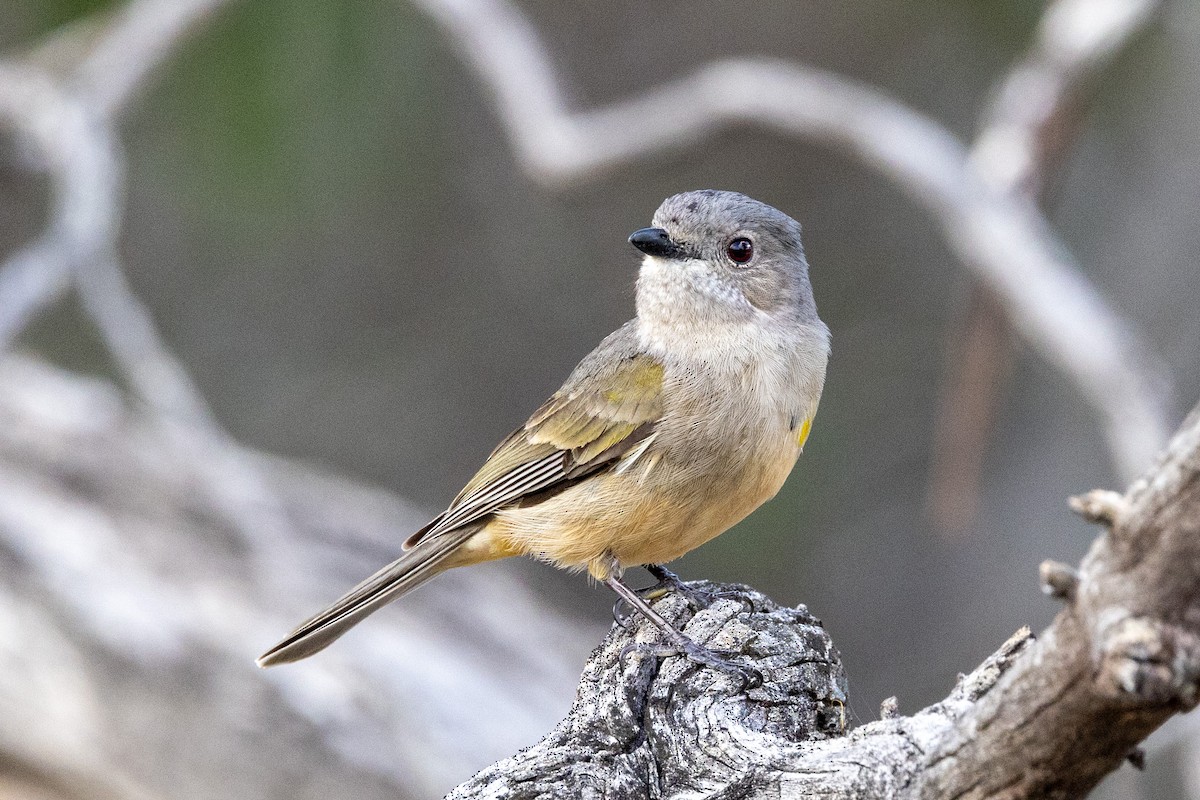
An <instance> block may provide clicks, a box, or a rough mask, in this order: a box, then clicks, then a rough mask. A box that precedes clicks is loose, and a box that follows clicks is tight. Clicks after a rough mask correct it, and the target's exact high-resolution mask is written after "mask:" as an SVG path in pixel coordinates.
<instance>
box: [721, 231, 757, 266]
mask: <svg viewBox="0 0 1200 800" xmlns="http://www.w3.org/2000/svg"><path fill="white" fill-rule="evenodd" d="M725 254H726V255H727V256H729V260H730V261H732V262H733V263H735V264H745V263H746V262H747V261H749V260H750V259H752V258H754V242H752V241H750V240H749V239H747V238H745V237H744V236H743V237H739V238H737V239H734V240H733V241H732V242H730V243H729V246H728V247H726V248H725Z"/></svg>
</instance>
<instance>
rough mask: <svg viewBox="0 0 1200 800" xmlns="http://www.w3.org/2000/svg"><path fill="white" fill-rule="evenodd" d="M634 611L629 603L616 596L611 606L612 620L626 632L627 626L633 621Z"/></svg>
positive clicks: (628, 628)
mask: <svg viewBox="0 0 1200 800" xmlns="http://www.w3.org/2000/svg"><path fill="white" fill-rule="evenodd" d="M634 613H635V612H634V609H633V608H631V607H630V605H629V604H628V603H626V602H625V600H624V598H621V597H618V598H617V599H616V600H615V601H614V602H613V606H612V618H613V622H615V623H616V624H617V627H618V628H620V629H621V630H623V631H626V632H628V631H629V630H630V627H629V626H630V624H631V623H632V621H633V615H634Z"/></svg>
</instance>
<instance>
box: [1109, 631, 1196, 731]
mask: <svg viewBox="0 0 1200 800" xmlns="http://www.w3.org/2000/svg"><path fill="white" fill-rule="evenodd" d="M1099 680H1100V681H1101V682H1102V683H1101V686H1102V687H1103V686H1104V683H1107V689H1108V690H1109V692H1110V693H1112V694H1123V695H1125V696H1128V697H1129V698H1131V699H1134V700H1136V701H1137V702H1139V703H1142V704H1146V705H1179V706H1180V707H1181V708H1183V709H1191V708H1194V707H1195V706H1196V704H1197V701H1198V700H1200V637H1197V636H1196V635H1195V634H1193V633H1190V632H1189V631H1186V630H1184V629H1182V628H1180V627H1178V626H1176V625H1170V624H1167V623H1164V622H1160V621H1158V620H1153V619H1147V618H1145V617H1127V618H1125V619H1123V620H1121V621H1120V622H1118V623H1116V624H1115V625H1113V626H1112V627H1111V628H1110V629H1109V632H1108V634H1107V636H1106V637H1105V641H1104V643H1103V650H1102V654H1101V665H1100V675H1099Z"/></svg>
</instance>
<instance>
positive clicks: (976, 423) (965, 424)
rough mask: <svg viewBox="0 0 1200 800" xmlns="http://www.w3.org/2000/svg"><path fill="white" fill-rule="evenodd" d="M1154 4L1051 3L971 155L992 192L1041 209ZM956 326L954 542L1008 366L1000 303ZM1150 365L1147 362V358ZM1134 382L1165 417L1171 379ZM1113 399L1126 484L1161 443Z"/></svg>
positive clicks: (947, 401)
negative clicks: (1093, 102) (1098, 95)
mask: <svg viewBox="0 0 1200 800" xmlns="http://www.w3.org/2000/svg"><path fill="white" fill-rule="evenodd" d="M1161 5H1162V4H1161V3H1158V2H1153V0H1057V2H1053V3H1051V4H1050V5H1049V6H1048V7H1047V8H1046V11H1045V13H1044V14H1043V15H1042V19H1041V21H1040V23H1039V24H1038V27H1037V31H1036V32H1035V34H1034V39H1033V42H1032V44H1031V45H1030V48H1029V50H1028V52H1026V53H1025V55H1024V57H1023V58H1021V59H1020V60H1019V61H1017V63H1016V64H1014V65H1013V67H1012V68H1011V69H1010V70H1009V72H1008V74H1006V75H1005V76H1004V77H1003V78H1001V80H1000V81H999V83H998V84H997V86H996V87H995V89H993V96H992V101H991V103H990V104H989V105H988V106H987V107H986V108H985V109H984V112H983V119H982V124H981V127H980V131H979V133H978V134H977V135H976V137H975V142H974V144H973V145H972V146H971V155H970V158H971V161H972V164H973V166H974V167H975V168H976V170H978V172H979V173H980V175H982V177H983V178H984V180H985V181H987V182H988V183H989V184H991V185H992V186H993V187H994V188H995V189H996V190H997V191H1000V192H1003V193H1005V194H1010V195H1020V196H1023V197H1025V198H1027V199H1028V200H1029V201H1030V202H1034V203H1037V202H1040V201H1041V200H1042V199H1043V198H1044V196H1045V194H1046V191H1047V184H1049V183H1050V182H1051V180H1052V178H1053V176H1054V174H1055V172H1056V171H1057V170H1058V168H1060V167H1061V165H1062V163H1063V161H1064V160H1065V158H1066V156H1067V154H1068V153H1069V152H1070V149H1071V146H1072V144H1073V143H1074V142H1075V141H1076V139H1077V138H1078V136H1079V135H1080V132H1081V127H1082V124H1083V106H1084V101H1085V99H1086V95H1087V94H1088V93H1090V92H1093V91H1094V90H1095V88H1096V87H1095V84H1096V83H1097V82H1098V79H1099V76H1100V74H1101V73H1102V71H1103V70H1104V69H1105V67H1107V66H1108V65H1109V63H1110V62H1111V61H1112V59H1113V58H1115V57H1116V56H1117V55H1118V54H1119V53H1120V52H1121V50H1122V49H1123V48H1124V47H1126V46H1127V45H1128V44H1129V42H1130V41H1131V40H1132V39H1133V38H1134V37H1135V36H1136V35H1137V34H1138V33H1139V32H1140V31H1142V30H1143V29H1145V27H1146V26H1147V25H1148V24H1150V22H1151V20H1153V19H1154V17H1155V14H1156V12H1158V11H1159V10H1160V9H1161ZM963 316H964V321H963V322H962V323H961V326H960V327H959V328H958V329H956V330H955V331H954V332H952V334H951V336H950V339H949V341H948V348H947V351H948V365H947V373H948V376H947V378H946V382H945V387H944V389H943V399H942V410H941V412H940V414H939V424H938V429H937V434H936V438H935V441H934V457H933V467H932V473H931V476H930V487H929V507H930V512H931V516H932V519H933V522H934V523H935V524H936V525H937V526H938V527H939V528H940V529H942V530H943V531H946V532H962V531H964V530H966V529H967V528H968V527H969V526H970V525H971V523H972V521H973V520H974V517H975V514H976V512H977V509H978V505H979V497H980V492H981V487H980V484H981V481H982V471H983V462H984V457H985V455H986V453H987V439H988V435H989V434H990V432H991V430H992V428H993V426H994V425H995V419H996V414H997V411H998V406H999V403H1000V395H1001V393H1002V390H1003V388H1004V386H1005V385H1006V384H1007V382H1008V380H1009V378H1010V371H1011V363H1012V360H1013V354H1012V352H1011V350H1012V341H1011V326H1010V325H1009V323H1008V316H1007V313H1006V309H1005V303H1004V302H1003V300H1002V299H1000V298H998V297H997V296H996V295H995V293H994V292H993V290H992V289H991V288H989V287H988V286H986V285H976V286H975V287H974V288H973V289H972V291H971V295H970V299H969V300H968V302H967V305H966V308H965V309H964V314H963ZM1147 355H1148V354H1147ZM1144 369H1145V372H1144V374H1143V376H1142V380H1143V381H1145V384H1144V387H1145V389H1146V390H1148V392H1149V393H1151V394H1153V395H1155V396H1156V397H1157V398H1158V400H1157V402H1158V403H1159V408H1160V413H1163V414H1165V409H1166V408H1167V407H1169V404H1170V398H1171V387H1170V382H1169V377H1168V373H1167V371H1166V368H1165V366H1164V365H1163V364H1161V363H1160V362H1159V361H1158V360H1157V359H1153V360H1151V361H1150V362H1148V363H1146V364H1145V365H1144ZM1120 403H1121V400H1120V398H1114V402H1113V403H1112V405H1111V406H1110V411H1109V413H1108V415H1107V416H1108V431H1109V437H1110V440H1112V441H1113V445H1112V450H1113V456H1114V459H1115V460H1116V462H1117V465H1118V468H1119V471H1120V474H1121V475H1122V476H1124V477H1125V478H1127V479H1129V478H1132V477H1133V476H1134V475H1135V474H1137V471H1138V470H1139V469H1140V467H1141V466H1143V464H1141V463H1140V461H1141V460H1142V459H1144V458H1145V456H1146V452H1145V449H1144V448H1145V447H1146V446H1147V445H1148V444H1152V443H1154V442H1155V441H1159V440H1156V439H1155V436H1158V437H1161V436H1162V434H1163V430H1162V428H1161V427H1157V429H1156V426H1161V425H1162V424H1163V419H1161V418H1160V419H1159V420H1158V421H1155V420H1153V419H1150V420H1148V421H1147V423H1148V427H1137V426H1135V427H1134V428H1128V427H1126V426H1125V424H1124V423H1123V420H1122V417H1123V413H1122V409H1121V407H1120Z"/></svg>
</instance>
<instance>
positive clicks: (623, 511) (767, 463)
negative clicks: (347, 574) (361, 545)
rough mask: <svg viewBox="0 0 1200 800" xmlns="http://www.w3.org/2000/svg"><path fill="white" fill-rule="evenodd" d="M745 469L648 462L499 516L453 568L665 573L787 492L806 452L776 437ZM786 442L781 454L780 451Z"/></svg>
mask: <svg viewBox="0 0 1200 800" xmlns="http://www.w3.org/2000/svg"><path fill="white" fill-rule="evenodd" d="M771 438H772V442H771V444H772V445H774V446H771V447H763V448H760V449H758V450H757V453H756V455H757V457H756V458H751V459H749V460H748V461H747V463H743V464H741V465H737V466H733V465H725V468H724V469H714V470H705V471H703V472H702V473H701V474H696V470H695V468H694V465H691V464H686V463H683V464H680V463H675V464H672V463H671V462H670V460H668V459H662V460H650V459H648V460H647V461H646V462H645V464H640V465H637V466H636V467H634V468H633V469H629V470H627V471H624V472H621V473H616V472H615V471H614V472H606V473H602V474H599V475H596V476H594V477H592V478H589V479H588V480H585V481H583V482H582V483H579V484H577V485H575V486H572V487H571V488H569V489H567V490H565V491H563V492H561V493H560V494H558V495H555V496H554V497H551V498H549V499H546V500H543V501H541V502H539V503H536V504H533V505H529V506H525V507H513V508H508V509H504V510H501V511H499V512H497V513H496V514H495V515H494V516H493V518H492V519H491V520H489V521H488V523H487V524H486V525H485V526H484V527H483V528H482V529H481V530H480V532H479V533H477V534H476V535H475V536H474V537H472V538H471V539H470V540H469V541H468V542H467V543H466V544H465V545H464V546H463V548H462V549H461V551H460V553H459V554H458V555H457V557H456V558H454V559H453V562H454V563H453V565H454V566H462V565H465V564H471V563H477V562H480V561H487V560H491V559H495V558H503V557H506V556H512V555H528V556H532V557H534V558H537V559H540V560H543V561H547V562H550V563H552V564H555V565H557V566H560V567H566V568H570V569H585V568H586V569H587V570H588V571H589V572H590V573H591V574H592V575H593V576H594V577H596V578H597V579H601V580H602V579H604V578H606V577H607V576H608V574H609V572H610V571H611V557H616V559H617V561H618V562H619V563H620V565H621V567H628V566H635V565H641V564H660V563H665V562H668V561H672V560H674V559H676V558H678V557H680V556H681V555H683V554H684V553H686V552H688V551H689V550H692V549H694V548H696V547H699V546H700V545H702V544H704V543H705V542H707V541H708V540H710V539H712V538H714V537H716V536H718V535H720V534H721V533H724V532H725V531H726V530H728V529H729V528H731V527H732V526H733V525H735V524H737V523H738V522H740V521H741V520H742V519H743V518H745V517H746V516H747V515H748V514H750V512H752V511H753V510H754V509H756V508H757V507H758V506H759V505H761V504H762V503H763V502H764V501H766V500H768V499H770V498H771V497H772V496H774V495H775V493H776V492H778V491H779V488H780V487H781V486H782V485H783V482H784V480H785V479H786V478H787V475H788V473H789V472H790V471H791V468H792V465H793V464H794V463H795V461H796V456H797V455H798V454H799V450H800V448H799V447H798V446H797V444H796V441H795V437H794V435H792V436H780V437H778V438H776V437H771ZM776 442H778V445H775V443H776Z"/></svg>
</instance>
